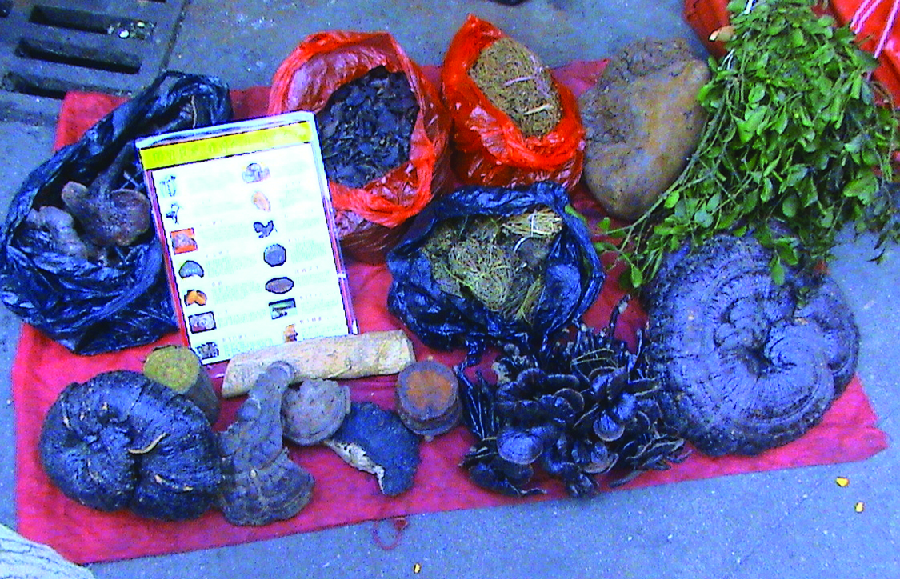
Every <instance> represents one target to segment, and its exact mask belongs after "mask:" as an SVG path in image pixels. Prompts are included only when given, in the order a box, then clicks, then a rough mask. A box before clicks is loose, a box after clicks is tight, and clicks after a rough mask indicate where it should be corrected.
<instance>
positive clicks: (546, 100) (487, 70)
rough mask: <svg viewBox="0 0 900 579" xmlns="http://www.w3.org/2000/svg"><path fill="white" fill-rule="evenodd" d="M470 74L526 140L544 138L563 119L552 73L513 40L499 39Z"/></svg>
mask: <svg viewBox="0 0 900 579" xmlns="http://www.w3.org/2000/svg"><path fill="white" fill-rule="evenodd" d="M469 75H470V76H471V77H472V80H474V81H475V84H477V85H478V88H479V89H481V91H482V92H483V93H484V94H485V96H487V98H488V99H489V100H490V101H491V103H492V104H493V105H494V106H495V107H497V108H498V109H500V110H501V111H503V112H504V113H506V114H507V115H508V116H509V117H510V119H512V121H513V122H514V123H515V124H516V126H517V127H518V128H519V130H521V131H522V133H523V134H524V135H525V136H526V137H543V136H544V135H546V134H547V133H549V132H550V131H552V130H553V127H555V126H556V125H557V123H559V120H560V119H561V118H562V109H561V107H560V101H559V93H558V92H557V90H556V87H554V86H553V78H552V77H551V76H550V72H549V71H548V70H547V68H546V67H544V65H543V64H542V63H541V61H540V60H539V59H538V57H537V55H536V54H534V52H532V51H531V50H529V49H528V48H526V47H525V46H524V45H523V44H521V43H519V42H516V41H515V40H513V39H512V38H508V37H504V38H499V39H497V40H496V41H494V42H493V43H491V44H490V45H488V46H487V47H486V48H485V49H484V50H482V51H481V53H480V54H479V55H478V59H477V60H476V61H475V64H473V65H472V68H471V69H470V70H469Z"/></svg>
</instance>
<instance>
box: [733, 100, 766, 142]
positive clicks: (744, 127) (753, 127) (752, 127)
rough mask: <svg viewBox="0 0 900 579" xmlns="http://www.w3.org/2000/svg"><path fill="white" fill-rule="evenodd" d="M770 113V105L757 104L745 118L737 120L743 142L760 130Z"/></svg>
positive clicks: (739, 135)
mask: <svg viewBox="0 0 900 579" xmlns="http://www.w3.org/2000/svg"><path fill="white" fill-rule="evenodd" d="M768 114H769V107H767V106H757V107H753V108H751V109H749V110H748V111H747V114H746V115H744V118H743V120H738V121H737V123H736V124H737V130H738V137H740V139H741V143H746V142H747V141H749V140H750V139H752V138H753V136H754V135H756V134H757V133H758V132H759V129H760V126H762V122H763V120H765V118H766V115H768Z"/></svg>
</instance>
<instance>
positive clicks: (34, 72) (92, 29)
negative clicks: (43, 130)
mask: <svg viewBox="0 0 900 579" xmlns="http://www.w3.org/2000/svg"><path fill="white" fill-rule="evenodd" d="M186 2H187V0H119V1H116V0H31V1H24V2H22V1H14V0H0V120H28V121H32V122H42V123H52V122H55V120H56V116H57V114H58V112H59V103H60V100H61V99H62V98H63V97H64V96H65V94H66V92H68V91H71V90H80V91H96V92H104V93H108V94H116V95H126V96H128V95H131V94H133V93H134V92H136V91H138V90H140V89H142V88H143V87H145V86H147V85H148V84H150V82H152V80H153V79H154V78H155V77H156V75H157V74H159V72H160V70H161V68H162V67H163V66H164V65H165V61H166V58H167V56H168V53H169V50H170V49H171V46H172V41H173V40H174V35H175V32H176V31H177V28H178V22H179V20H180V18H181V13H182V10H183V8H184V5H185V4H186Z"/></svg>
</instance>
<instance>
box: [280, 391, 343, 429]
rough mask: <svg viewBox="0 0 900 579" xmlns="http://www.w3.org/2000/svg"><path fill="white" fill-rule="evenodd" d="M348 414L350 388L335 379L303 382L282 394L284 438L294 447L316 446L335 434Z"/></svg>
mask: <svg viewBox="0 0 900 579" xmlns="http://www.w3.org/2000/svg"><path fill="white" fill-rule="evenodd" d="M348 412H350V388H349V387H347V386H341V385H340V384H338V383H337V382H335V381H334V380H313V379H310V380H304V381H303V382H302V383H300V386H299V387H298V388H288V390H287V391H286V392H285V393H284V400H283V401H282V407H281V418H282V422H283V424H284V436H285V438H287V439H288V440H291V441H293V442H296V443H297V444H300V445H304V446H308V445H312V444H318V443H320V442H322V441H323V440H325V439H326V438H328V437H329V436H331V435H332V434H334V433H335V432H336V431H337V429H338V428H340V426H341V423H342V422H343V421H344V417H345V416H347V413H348Z"/></svg>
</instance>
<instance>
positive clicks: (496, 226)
mask: <svg viewBox="0 0 900 579" xmlns="http://www.w3.org/2000/svg"><path fill="white" fill-rule="evenodd" d="M561 230H562V219H561V218H560V216H559V215H557V214H556V213H555V212H553V211H552V210H550V209H549V208H547V207H535V208H534V209H532V210H531V211H528V212H525V213H520V214H517V215H509V216H494V215H492V216H474V217H468V218H465V219H463V218H460V219H447V220H445V221H443V222H441V223H440V224H439V225H438V226H437V228H436V229H435V231H434V233H433V234H432V236H431V238H430V239H429V240H428V243H427V244H426V245H425V246H424V248H423V252H424V253H425V255H426V256H427V258H428V260H429V262H430V263H431V269H432V275H434V279H435V281H436V282H437V283H438V284H439V285H440V287H441V289H442V290H444V291H445V292H447V293H449V294H452V295H456V296H459V297H461V298H464V299H471V298H474V299H475V300H477V301H479V302H481V303H482V304H483V305H484V306H485V307H486V308H487V309H489V310H491V311H493V312H496V313H499V314H501V315H503V316H504V317H507V318H511V319H515V320H522V321H526V322H527V321H529V317H530V314H531V312H532V310H533V309H534V306H535V304H536V303H537V300H538V298H539V297H540V295H541V291H542V290H543V276H542V271H543V267H542V266H543V262H544V259H545V258H546V257H547V255H548V254H549V252H550V248H551V246H552V244H553V242H554V240H555V239H556V236H557V234H559V232H560V231H561Z"/></svg>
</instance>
